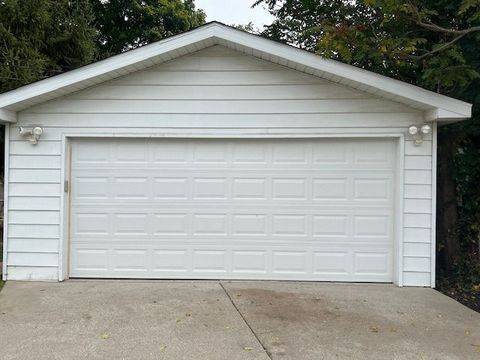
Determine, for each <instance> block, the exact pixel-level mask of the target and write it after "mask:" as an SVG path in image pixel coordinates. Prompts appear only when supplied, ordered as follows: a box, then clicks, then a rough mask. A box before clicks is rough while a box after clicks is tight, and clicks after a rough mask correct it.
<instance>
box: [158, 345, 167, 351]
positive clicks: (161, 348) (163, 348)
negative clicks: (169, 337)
mask: <svg viewBox="0 0 480 360" xmlns="http://www.w3.org/2000/svg"><path fill="white" fill-rule="evenodd" d="M166 348H167V347H166V346H165V345H163V346H160V349H159V350H160V351H163V350H165V349H166Z"/></svg>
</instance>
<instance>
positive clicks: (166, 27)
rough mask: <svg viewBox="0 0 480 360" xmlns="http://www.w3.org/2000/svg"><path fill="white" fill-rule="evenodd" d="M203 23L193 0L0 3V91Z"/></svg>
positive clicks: (26, 0)
mask: <svg viewBox="0 0 480 360" xmlns="http://www.w3.org/2000/svg"><path fill="white" fill-rule="evenodd" d="M204 22H205V14H204V13H203V12H202V11H201V10H196V9H195V5H194V0H109V1H106V0H1V1H0V93H2V92H4V91H8V90H11V89H15V88H17V87H19V86H22V85H25V84H28V83H31V82H34V81H36V80H40V79H43V78H45V77H48V76H51V75H55V74H58V73H61V72H64V71H68V70H72V69H75V68H77V67H79V66H82V65H85V64H88V63H91V62H93V61H95V60H99V59H103V58H105V57H108V56H110V55H115V54H118V53H120V52H122V51H126V50H129V49H133V48H136V47H139V46H142V45H145V44H148V43H150V42H153V41H157V40H160V39H162V38H164V37H167V36H171V35H174V34H178V33H180V32H183V31H186V30H189V29H191V28H193V27H196V26H198V25H201V24H203V23H204Z"/></svg>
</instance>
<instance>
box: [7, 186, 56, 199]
mask: <svg viewBox="0 0 480 360" xmlns="http://www.w3.org/2000/svg"><path fill="white" fill-rule="evenodd" d="M9 193H10V195H11V196H32V197H37V196H40V197H47V196H60V184H38V183H33V184H30V183H21V184H18V183H11V184H10V186H9Z"/></svg>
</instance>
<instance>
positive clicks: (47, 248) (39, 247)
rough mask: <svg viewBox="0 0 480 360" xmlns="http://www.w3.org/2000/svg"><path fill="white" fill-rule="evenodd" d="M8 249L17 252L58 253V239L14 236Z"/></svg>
mask: <svg viewBox="0 0 480 360" xmlns="http://www.w3.org/2000/svg"><path fill="white" fill-rule="evenodd" d="M8 251H11V252H17V253H41V252H46V253H57V252H58V239H22V238H12V239H10V241H9V242H8Z"/></svg>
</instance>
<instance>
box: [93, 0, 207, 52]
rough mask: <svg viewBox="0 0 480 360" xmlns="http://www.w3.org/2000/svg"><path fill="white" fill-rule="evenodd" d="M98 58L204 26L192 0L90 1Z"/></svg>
mask: <svg viewBox="0 0 480 360" xmlns="http://www.w3.org/2000/svg"><path fill="white" fill-rule="evenodd" d="M92 3H93V9H94V14H95V28H96V29H97V30H98V37H97V39H98V45H99V50H100V57H102V58H103V57H107V56H110V55H113V54H118V53H120V52H122V51H125V50H130V49H134V48H137V47H139V46H142V45H145V44H148V43H151V42H154V41H157V40H160V39H163V38H165V37H168V36H171V35H174V34H178V33H181V32H184V31H187V30H190V29H191V28H195V27H197V26H199V25H202V24H203V23H205V13H204V12H203V11H202V10H195V5H194V1H193V0H109V1H105V0H92Z"/></svg>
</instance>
